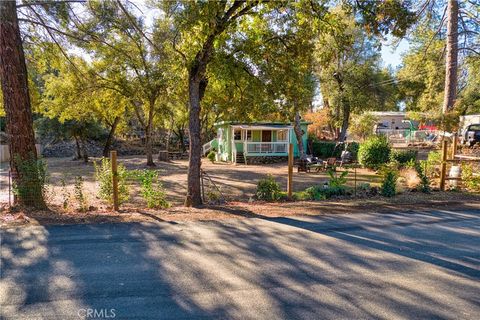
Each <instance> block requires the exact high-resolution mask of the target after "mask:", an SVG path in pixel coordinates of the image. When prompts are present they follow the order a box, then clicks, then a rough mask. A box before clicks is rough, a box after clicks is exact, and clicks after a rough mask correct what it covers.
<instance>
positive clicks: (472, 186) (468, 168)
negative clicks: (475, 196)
mask: <svg viewBox="0 0 480 320" xmlns="http://www.w3.org/2000/svg"><path fill="white" fill-rule="evenodd" d="M474 171H476V170H474V168H473V165H472V164H463V165H462V181H463V184H464V185H465V187H467V189H468V190H469V191H473V192H480V176H476V175H474V174H473V172H474Z"/></svg>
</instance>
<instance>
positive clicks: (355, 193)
mask: <svg viewBox="0 0 480 320" xmlns="http://www.w3.org/2000/svg"><path fill="white" fill-rule="evenodd" d="M353 169H354V170H355V189H354V197H355V198H356V197H357V165H356V164H354V165H353Z"/></svg>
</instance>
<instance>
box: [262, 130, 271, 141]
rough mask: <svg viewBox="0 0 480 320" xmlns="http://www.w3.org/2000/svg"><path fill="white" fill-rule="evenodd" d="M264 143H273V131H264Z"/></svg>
mask: <svg viewBox="0 0 480 320" xmlns="http://www.w3.org/2000/svg"><path fill="white" fill-rule="evenodd" d="M262 142H272V130H263V131H262Z"/></svg>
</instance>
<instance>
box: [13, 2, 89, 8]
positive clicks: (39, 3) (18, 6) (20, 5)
mask: <svg viewBox="0 0 480 320" xmlns="http://www.w3.org/2000/svg"><path fill="white" fill-rule="evenodd" d="M85 2H87V0H62V1H39V2H24V3H21V4H17V8H22V7H31V6H43V5H46V4H58V3H85Z"/></svg>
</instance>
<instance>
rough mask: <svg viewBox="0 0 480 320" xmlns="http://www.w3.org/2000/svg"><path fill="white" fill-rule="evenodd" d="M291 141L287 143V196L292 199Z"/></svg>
mask: <svg viewBox="0 0 480 320" xmlns="http://www.w3.org/2000/svg"><path fill="white" fill-rule="evenodd" d="M292 184H293V143H290V144H289V145H288V182H287V196H288V199H292V193H293V185H292Z"/></svg>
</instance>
